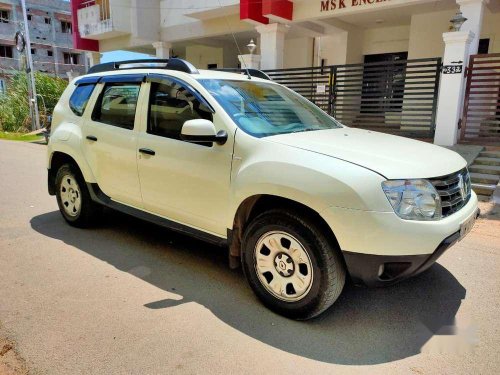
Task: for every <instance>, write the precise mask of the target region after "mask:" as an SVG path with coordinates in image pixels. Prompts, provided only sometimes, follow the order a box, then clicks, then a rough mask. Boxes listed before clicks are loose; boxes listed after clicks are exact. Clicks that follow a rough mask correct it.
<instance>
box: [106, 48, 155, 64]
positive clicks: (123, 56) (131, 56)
mask: <svg viewBox="0 0 500 375" xmlns="http://www.w3.org/2000/svg"><path fill="white" fill-rule="evenodd" d="M151 58H154V56H150V55H145V54H143V53H136V52H129V51H112V52H104V53H103V54H102V57H101V62H102V63H105V62H110V61H123V60H136V59H151Z"/></svg>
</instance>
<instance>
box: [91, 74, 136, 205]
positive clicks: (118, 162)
mask: <svg viewBox="0 0 500 375" xmlns="http://www.w3.org/2000/svg"><path fill="white" fill-rule="evenodd" d="M143 80H144V75H137V74H133V75H130V74H127V75H125V74H124V75H114V76H108V77H104V78H103V79H101V81H100V83H101V84H100V86H101V92H100V94H99V97H98V99H97V102H96V104H95V106H94V109H93V111H92V116H91V119H89V120H88V121H87V122H86V123H85V125H84V131H83V133H84V137H85V139H84V152H85V156H86V158H87V160H88V162H89V164H90V166H91V168H92V172H93V173H94V176H95V178H96V180H97V183H98V185H99V188H100V189H101V190H102V191H103V192H104V193H105V194H106V195H107V196H109V197H111V199H113V200H115V201H118V202H121V203H124V204H127V205H130V206H134V207H142V196H141V190H140V185H139V176H138V173H137V134H138V133H137V126H136V125H137V121H138V120H137V121H136V119H138V118H139V117H140V116H139V111H138V110H137V107H138V103H139V97H140V93H141V86H142V82H143Z"/></svg>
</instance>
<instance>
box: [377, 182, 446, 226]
mask: <svg viewBox="0 0 500 375" xmlns="http://www.w3.org/2000/svg"><path fill="white" fill-rule="evenodd" d="M382 189H383V190H384V193H385V195H386V196H387V199H389V202H390V203H391V206H392V208H394V212H395V213H396V214H397V215H398V216H399V217H400V218H402V219H406V220H439V219H441V198H440V197H439V194H438V193H437V191H436V189H435V188H434V186H433V185H432V184H431V183H430V182H429V181H427V180H391V181H384V182H382Z"/></svg>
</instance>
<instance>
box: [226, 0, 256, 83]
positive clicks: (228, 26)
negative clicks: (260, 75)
mask: <svg viewBox="0 0 500 375" xmlns="http://www.w3.org/2000/svg"><path fill="white" fill-rule="evenodd" d="M218 2H219V7H220V8H221V10H222V11H223V12H222V14H223V16H224V20H225V21H226V25H227V28H228V29H229V32H230V33H231V35H232V36H233V40H234V44H236V48H237V49H238V53H239V54H240V56H243V54H242V53H241V49H240V46H239V45H238V41H237V40H236V37H235V36H234V32H233V30H232V29H231V25H230V24H229V20H228V19H227V15H226V13H225V12H224V7H223V6H222V3H221V0H218ZM241 62H242V63H243V66H244V68H243V69H244V70H245V73H246V74H247V77H248V79H252V76H251V75H250V72H249V71H248V67H247V63H246V62H245V59H241Z"/></svg>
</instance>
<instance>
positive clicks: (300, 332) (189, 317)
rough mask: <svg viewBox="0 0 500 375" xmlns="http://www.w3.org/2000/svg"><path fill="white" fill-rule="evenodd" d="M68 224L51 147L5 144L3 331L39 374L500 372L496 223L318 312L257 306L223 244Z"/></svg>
mask: <svg viewBox="0 0 500 375" xmlns="http://www.w3.org/2000/svg"><path fill="white" fill-rule="evenodd" d="M104 219H105V220H104V221H105V224H103V225H102V226H101V227H99V228H95V229H91V230H79V229H75V228H72V227H69V226H68V225H66V224H65V223H64V222H63V219H62V218H61V216H60V215H59V212H58V211H57V204H56V201H55V198H54V197H50V196H48V194H47V192H46V170H45V146H41V145H35V144H27V143H13V142H5V141H1V142H0V332H1V334H3V335H8V336H9V338H10V339H12V340H13V341H14V342H15V343H16V346H17V350H18V352H19V354H20V356H22V357H23V358H24V359H25V360H26V363H27V366H28V368H30V369H31V370H32V371H33V372H34V373H48V374H89V373H98V374H126V373H127V374H130V373H132V374H157V373H164V374H167V373H174V372H178V373H222V372H223V373H254V374H264V373H266V374H269V373H288V374H304V373H337V374H338V373H359V372H362V373H367V374H368V373H369V374H373V373H380V374H382V373H383V374H387V373H416V374H423V373H462V374H467V373H482V374H488V373H491V374H494V373H498V369H499V368H500V359H499V356H498V352H499V349H500V339H499V337H500V335H499V327H500V324H499V307H500V306H499V305H500V303H499V302H500V293H499V290H498V289H499V286H500V221H499V220H498V218H497V219H495V218H491V219H489V220H485V219H482V220H480V221H479V222H478V224H477V225H476V227H475V229H474V231H473V232H472V234H471V235H469V236H468V237H467V238H466V239H465V240H464V241H462V242H460V243H459V244H458V245H456V246H455V247H453V248H452V249H451V250H450V251H448V252H447V253H446V254H445V255H444V256H443V257H442V258H441V259H440V261H439V264H436V265H435V266H434V267H433V268H431V269H430V270H429V271H428V272H426V273H424V274H422V275H420V276H418V277H416V278H414V279H412V280H409V281H407V282H403V283H401V284H399V285H396V286H394V287H390V288H385V289H373V290H370V289H364V288H355V287H352V286H348V287H347V288H346V290H345V291H344V293H343V294H342V296H341V297H340V299H339V300H338V301H337V303H336V304H335V305H334V307H333V308H332V309H331V310H329V311H328V312H327V313H326V314H324V315H323V316H322V317H321V318H319V319H316V320H314V321H310V322H294V321H290V320H287V319H284V318H281V317H280V316H278V315H275V314H273V313H272V312H270V311H268V310H267V309H265V308H264V307H262V306H261V305H260V304H259V302H258V301H257V300H256V298H255V297H254V296H253V294H252V293H251V291H250V289H249V288H248V287H247V285H246V282H245V280H244V278H243V276H242V274H241V272H240V271H231V270H229V268H228V267H227V255H226V250H224V249H221V248H217V247H213V246H210V245H207V244H205V243H203V242H199V241H196V240H192V239H190V238H187V237H184V236H182V235H179V234H175V233H172V232H170V231H167V230H164V229H162V228H159V227H156V226H153V225H151V224H148V223H143V222H141V221H138V220H136V219H133V218H130V217H127V216H124V215H122V214H119V213H116V212H111V211H106V212H105V216H104Z"/></svg>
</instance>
